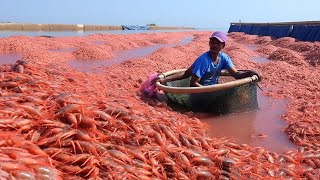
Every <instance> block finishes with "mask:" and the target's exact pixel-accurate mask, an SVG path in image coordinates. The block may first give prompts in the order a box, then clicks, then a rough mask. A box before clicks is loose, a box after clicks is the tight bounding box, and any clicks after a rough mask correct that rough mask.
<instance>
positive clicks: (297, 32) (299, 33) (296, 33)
mask: <svg viewBox="0 0 320 180" xmlns="http://www.w3.org/2000/svg"><path fill="white" fill-rule="evenodd" d="M309 30H310V28H308V26H301V25H297V26H293V29H292V33H291V37H293V38H296V39H299V40H301V41H305V40H306V36H307V34H308V32H309Z"/></svg>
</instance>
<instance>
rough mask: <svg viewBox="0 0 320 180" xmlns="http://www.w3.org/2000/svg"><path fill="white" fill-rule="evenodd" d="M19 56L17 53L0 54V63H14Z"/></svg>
mask: <svg viewBox="0 0 320 180" xmlns="http://www.w3.org/2000/svg"><path fill="white" fill-rule="evenodd" d="M20 58H21V56H20V55H18V54H0V65H2V64H14V63H16V61H17V60H19V59H20Z"/></svg>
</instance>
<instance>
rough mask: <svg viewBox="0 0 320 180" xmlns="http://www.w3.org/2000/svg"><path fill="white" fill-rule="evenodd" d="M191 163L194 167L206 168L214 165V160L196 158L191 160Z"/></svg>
mask: <svg viewBox="0 0 320 180" xmlns="http://www.w3.org/2000/svg"><path fill="white" fill-rule="evenodd" d="M190 162H191V163H192V164H194V165H204V166H207V165H210V164H213V162H212V160H211V159H210V158H207V157H194V158H192V159H191V161H190Z"/></svg>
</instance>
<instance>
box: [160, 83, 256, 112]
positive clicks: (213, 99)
mask: <svg viewBox="0 0 320 180" xmlns="http://www.w3.org/2000/svg"><path fill="white" fill-rule="evenodd" d="M189 84H190V78H188V79H183V80H177V81H171V82H167V83H166V85H167V86H172V87H189ZM166 95H167V97H168V99H169V100H171V101H173V102H174V103H176V104H179V105H181V106H184V107H185V108H187V109H189V110H192V111H193V112H210V113H216V114H228V113H237V112H244V111H251V110H255V109H257V108H258V101H257V86H256V83H250V84H246V85H242V86H239V87H235V88H231V89H227V90H220V91H216V92H209V93H196V94H174V93H168V92H166Z"/></svg>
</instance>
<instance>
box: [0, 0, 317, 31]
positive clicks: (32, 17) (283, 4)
mask: <svg viewBox="0 0 320 180" xmlns="http://www.w3.org/2000/svg"><path fill="white" fill-rule="evenodd" d="M319 7H320V1H319V0H265V1H261V0H220V1H217V0H158V1H155V0H51V1H49V0H47V1H46V0H3V1H2V2H1V6H0V22H17V23H35V24H87V25H115V26H120V25H147V24H156V25H158V26H185V27H194V28H210V29H214V28H216V29H223V28H229V26H230V23H231V22H239V21H241V22H287V21H320V12H319Z"/></svg>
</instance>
